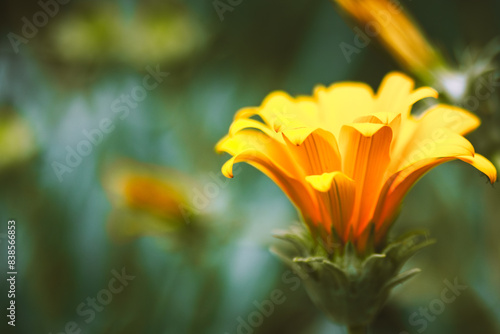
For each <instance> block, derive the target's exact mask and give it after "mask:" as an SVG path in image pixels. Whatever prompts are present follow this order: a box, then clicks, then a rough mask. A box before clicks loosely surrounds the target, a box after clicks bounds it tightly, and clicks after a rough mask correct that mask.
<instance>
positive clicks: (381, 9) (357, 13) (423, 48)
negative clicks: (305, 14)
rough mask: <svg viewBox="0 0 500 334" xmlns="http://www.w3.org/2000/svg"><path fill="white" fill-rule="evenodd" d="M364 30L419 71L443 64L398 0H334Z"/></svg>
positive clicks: (403, 61)
mask: <svg viewBox="0 0 500 334" xmlns="http://www.w3.org/2000/svg"><path fill="white" fill-rule="evenodd" d="M333 1H334V2H335V3H337V4H338V5H339V6H340V7H341V8H342V10H343V11H345V12H346V13H348V14H349V15H350V16H352V17H353V18H354V19H355V20H357V21H358V22H359V23H361V24H363V25H365V29H363V30H365V31H372V32H371V34H370V35H372V36H375V37H377V38H378V39H380V41H381V43H382V44H384V46H385V47H386V48H387V49H388V50H389V52H390V53H391V54H392V55H393V56H394V57H395V58H396V60H397V61H398V62H399V63H400V64H401V65H402V66H403V67H404V68H407V69H409V70H410V71H412V72H413V73H415V74H417V75H424V74H428V72H429V70H430V69H434V68H436V67H439V66H440V65H441V64H442V57H441V56H440V54H439V52H438V51H437V50H436V49H435V48H434V47H433V46H432V45H431V44H430V43H429V42H428V41H427V39H426V37H425V36H424V34H423V33H422V31H421V30H420V28H419V27H418V25H417V24H416V23H415V22H414V21H413V20H412V19H411V18H410V16H409V15H408V14H407V13H405V11H404V10H403V8H402V7H401V5H400V4H399V2H398V1H390V0H333Z"/></svg>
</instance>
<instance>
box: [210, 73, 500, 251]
mask: <svg viewBox="0 0 500 334" xmlns="http://www.w3.org/2000/svg"><path fill="white" fill-rule="evenodd" d="M427 97H434V98H436V97H437V92H436V91H435V90H434V89H432V88H428V87H422V88H419V89H416V90H414V82H413V81H412V80H411V79H410V78H409V77H407V76H405V75H403V74H400V73H390V74H388V75H387V76H386V77H385V78H384V80H383V82H382V84H381V87H380V88H379V91H378V93H377V94H374V92H373V91H372V89H371V88H370V87H369V86H367V85H365V84H363V83H353V82H345V83H336V84H332V85H331V86H330V87H323V86H319V87H317V88H316V89H315V90H314V94H313V96H299V97H297V98H293V97H290V96H289V95H288V94H286V93H284V92H273V93H271V94H270V95H269V96H268V97H267V98H266V99H265V100H264V101H263V103H262V105H261V106H260V107H255V108H244V109H242V110H240V111H239V112H238V113H237V114H236V115H235V119H234V122H233V123H232V125H231V127H230V129H229V134H228V135H226V136H225V137H224V138H223V139H221V140H220V141H219V143H218V144H217V146H216V150H217V151H218V152H227V153H229V154H231V155H232V156H233V157H232V158H231V159H230V160H229V161H227V162H226V163H225V164H224V166H223V167H222V171H223V173H224V175H225V176H227V177H232V168H233V164H235V163H237V162H241V161H244V162H247V163H249V164H251V165H253V166H254V167H256V168H258V169H259V170H261V171H262V172H263V173H265V174H266V175H267V176H269V177H270V178H271V179H272V180H273V181H274V182H275V183H276V184H277V185H278V186H280V187H281V189H282V190H283V191H284V192H285V194H286V195H287V196H288V197H289V198H290V200H291V201H292V202H293V203H294V204H295V206H296V207H297V208H298V209H299V210H300V212H301V214H302V217H303V219H304V221H305V223H306V224H307V226H308V227H309V229H310V230H311V232H312V234H313V235H315V236H317V237H320V238H321V240H322V241H323V244H324V246H325V248H326V249H327V250H331V249H332V248H333V247H335V245H336V244H337V243H338V242H340V243H342V244H345V243H346V242H347V241H352V242H353V243H354V244H355V245H356V247H357V249H358V250H360V251H363V250H364V249H365V248H366V244H367V240H368V237H369V235H370V231H371V230H372V229H374V233H375V242H376V243H377V244H380V243H381V242H382V241H383V240H384V238H385V235H386V233H387V230H388V228H389V227H390V226H391V224H392V222H393V221H394V220H395V216H396V214H397V213H398V209H399V206H400V203H401V201H402V199H403V197H404V196H405V194H406V193H407V192H408V190H409V189H410V187H411V186H412V185H413V184H414V183H415V182H416V181H417V180H418V179H419V178H420V177H421V176H422V175H423V174H425V173H426V172H427V171H429V170H430V169H431V168H433V167H435V166H437V165H439V164H441V163H443V162H446V161H450V160H453V159H460V160H463V161H465V162H467V163H469V164H471V165H472V166H474V167H476V168H477V169H479V170H480V171H482V172H483V173H485V174H486V175H487V176H488V177H489V179H490V181H491V182H494V181H495V180H496V177H497V175H496V170H495V167H494V166H493V165H492V164H491V162H489V161H488V160H487V159H486V158H484V157H483V156H481V155H479V154H476V153H475V152H474V147H473V146H472V145H471V143H470V142H469V141H468V140H467V139H465V138H464V137H463V136H462V135H464V134H466V133H468V132H469V131H471V130H473V129H475V128H476V127H478V126H479V124H480V121H479V119H478V118H477V117H476V116H474V115H473V114H471V113H469V112H468V111H466V110H463V109H460V108H458V107H453V106H449V105H445V104H438V105H435V106H433V107H431V108H430V109H428V110H427V111H425V112H424V113H423V114H422V115H420V116H414V115H412V114H411V108H412V105H413V104H414V103H415V102H417V101H419V100H421V99H423V98H427ZM252 116H258V117H259V120H257V119H253V118H252Z"/></svg>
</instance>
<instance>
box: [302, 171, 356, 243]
mask: <svg viewBox="0 0 500 334" xmlns="http://www.w3.org/2000/svg"><path fill="white" fill-rule="evenodd" d="M306 181H307V182H309V184H311V186H312V187H313V188H314V189H315V190H316V191H317V192H318V195H319V198H320V207H321V209H322V211H323V216H324V217H325V218H326V219H327V220H325V222H328V223H327V224H325V225H326V226H325V228H326V229H327V231H329V230H330V229H331V228H332V227H333V228H334V229H335V230H336V232H337V234H338V235H340V236H341V237H344V236H345V235H347V233H346V231H347V226H348V223H349V221H350V220H351V217H352V213H353V209H354V196H355V192H356V187H355V183H354V180H352V179H350V178H348V177H347V176H346V175H345V174H343V173H341V172H333V173H324V174H321V175H310V176H307V177H306ZM344 241H346V240H345V239H344Z"/></svg>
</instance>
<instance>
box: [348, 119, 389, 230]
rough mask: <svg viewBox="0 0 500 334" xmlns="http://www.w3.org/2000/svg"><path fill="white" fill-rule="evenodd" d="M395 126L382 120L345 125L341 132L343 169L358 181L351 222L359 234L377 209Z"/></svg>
mask: <svg viewBox="0 0 500 334" xmlns="http://www.w3.org/2000/svg"><path fill="white" fill-rule="evenodd" d="M391 140H392V130H391V128H390V127H389V126H386V125H383V124H370V123H360V124H358V123H357V124H351V125H345V126H344V127H342V130H341V134H340V151H341V155H342V162H343V167H342V170H343V172H344V173H345V174H346V175H347V176H348V177H350V178H352V179H353V180H355V181H356V200H355V207H354V215H353V218H352V220H351V222H350V225H351V226H352V228H353V230H354V235H355V236H357V235H359V234H360V233H361V232H362V231H363V229H364V228H366V226H367V225H368V223H369V220H370V218H371V216H372V214H373V210H375V206H376V204H377V199H378V194H379V191H380V189H381V187H382V185H383V178H384V174H385V173H386V168H387V166H388V164H389V162H390V157H389V151H390V146H391Z"/></svg>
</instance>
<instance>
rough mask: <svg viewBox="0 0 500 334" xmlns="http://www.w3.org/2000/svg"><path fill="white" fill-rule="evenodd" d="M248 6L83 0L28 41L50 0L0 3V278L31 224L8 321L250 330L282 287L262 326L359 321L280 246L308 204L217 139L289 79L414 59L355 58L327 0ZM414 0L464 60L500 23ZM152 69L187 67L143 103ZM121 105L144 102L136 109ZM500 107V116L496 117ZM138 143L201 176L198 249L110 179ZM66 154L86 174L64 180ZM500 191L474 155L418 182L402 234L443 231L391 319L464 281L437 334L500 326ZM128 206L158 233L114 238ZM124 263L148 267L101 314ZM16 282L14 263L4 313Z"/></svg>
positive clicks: (491, 13)
mask: <svg viewBox="0 0 500 334" xmlns="http://www.w3.org/2000/svg"><path fill="white" fill-rule="evenodd" d="M222 1H223V2H224V3H226V4H229V3H230V2H229V1H224V0H222ZM49 2H50V1H49ZM232 3H233V4H237V5H231V6H230V7H231V8H232V10H227V11H225V12H224V13H223V20H221V19H220V17H219V15H218V13H217V11H216V9H215V8H214V5H213V2H212V1H195V0H185V1H182V0H176V1H173V0H169V1H159V0H158V1H154V0H148V1H134V0H122V1H118V0H117V1H108V2H100V1H96V0H93V1H79V0H74V1H68V3H67V4H64V5H62V4H61V5H59V9H58V12H57V13H56V14H54V16H53V17H52V16H50V15H48V16H47V18H48V20H47V21H48V22H47V24H45V25H43V26H41V27H38V29H37V30H38V32H37V33H36V34H35V36H33V37H30V38H25V40H26V42H21V44H19V45H18V47H19V52H17V53H16V52H15V51H14V48H13V47H12V44H11V41H10V40H9V38H7V36H8V34H9V33H14V34H17V35H18V36H21V37H22V34H23V32H22V29H23V25H24V24H25V23H24V21H23V20H22V18H23V17H26V19H27V20H29V21H31V22H33V16H34V15H36V13H38V12H39V11H41V10H42V9H41V7H40V5H39V4H38V3H37V2H34V1H26V0H23V1H14V0H6V1H3V2H2V5H1V6H3V7H4V8H3V9H2V11H0V13H1V14H0V15H1V16H2V19H1V20H0V29H1V31H2V35H3V36H4V38H2V40H1V42H0V106H1V111H0V152H1V156H0V182H1V188H0V221H1V222H2V223H1V225H0V226H1V227H0V249H1V252H0V254H2V255H1V256H0V268H1V272H2V274H1V275H2V277H5V274H4V273H6V272H7V270H6V268H7V262H6V261H7V258H6V255H4V254H6V251H5V250H6V233H7V224H6V222H7V220H9V219H15V220H16V221H17V266H18V268H17V270H18V275H17V282H16V283H17V286H16V289H17V293H16V305H17V314H16V315H17V318H16V327H15V328H13V327H10V326H7V323H6V320H5V316H4V315H2V318H3V320H2V322H1V323H0V328H2V329H1V332H2V333H23V334H25V333H35V332H45V333H60V332H64V329H65V326H67V324H68V322H71V321H74V322H75V323H76V324H77V325H78V328H79V329H81V330H82V333H96V334H97V333H176V334H177V333H237V329H238V326H239V325H240V319H242V320H243V321H245V322H248V321H252V320H249V317H251V316H252V314H255V313H256V312H257V313H259V312H261V311H259V307H261V306H262V305H263V303H264V302H265V301H268V300H270V299H271V296H272V293H273V291H275V290H279V291H281V292H282V293H283V296H284V298H285V302H283V303H281V304H279V305H278V304H274V309H273V311H272V312H270V313H271V314H270V315H269V316H265V315H261V316H262V319H263V320H262V324H260V325H258V326H255V328H254V327H252V328H251V330H253V333H316V334H319V333H344V329H342V328H340V327H337V326H334V325H332V324H330V323H329V322H328V320H327V319H326V317H325V316H324V315H323V314H321V313H320V312H319V311H317V310H316V309H315V307H314V306H313V305H312V303H311V302H310V301H309V299H308V297H307V295H306V294H305V292H304V287H303V286H302V285H301V283H300V280H298V278H297V277H295V276H293V273H291V272H290V271H289V270H288V269H287V268H285V267H284V266H283V265H282V264H281V263H280V261H279V260H278V259H276V258H275V257H274V256H273V255H271V254H270V252H269V251H268V248H269V246H270V245H273V244H275V243H276V242H278V241H277V240H275V239H274V238H273V237H272V236H271V231H272V230H274V229H277V228H283V227H286V226H289V225H290V223H291V222H292V221H293V220H295V219H297V218H296V213H295V210H294V209H293V207H292V205H291V204H290V203H289V201H288V200H287V199H286V198H285V196H284V195H283V194H282V193H281V192H280V191H279V189H278V188H277V187H276V186H275V185H274V184H273V183H272V182H271V181H269V180H267V179H266V178H265V177H264V176H263V175H261V174H259V172H258V171H255V170H253V169H252V168H249V167H248V166H242V167H241V169H242V172H241V174H240V175H239V176H238V177H237V178H235V179H234V180H227V179H225V178H223V177H222V175H221V173H220V167H221V165H222V163H223V162H224V161H225V160H226V157H221V156H217V155H216V154H215V153H214V150H213V146H214V144H215V143H216V142H217V140H218V139H219V138H220V137H221V136H222V135H224V134H225V133H226V132H227V128H228V126H229V124H230V122H231V120H232V117H233V115H234V112H235V111H236V110H237V109H239V108H241V107H245V106H250V105H258V104H259V103H260V102H261V100H262V98H263V97H264V96H265V95H266V94H267V93H269V92H270V91H272V90H277V89H282V90H286V91H288V92H290V93H291V94H294V95H295V94H309V93H310V92H311V91H312V89H313V87H314V85H316V84H320V83H321V84H325V85H326V84H330V83H331V82H334V81H339V80H350V81H364V82H368V83H369V84H372V85H375V84H377V83H378V82H380V80H381V78H382V77H383V76H384V74H385V73H386V72H387V71H390V70H394V69H399V68H398V65H397V64H396V63H395V62H394V61H393V60H392V59H391V58H390V57H388V56H387V54H386V53H385V52H384V51H383V50H382V49H381V48H380V47H378V46H377V45H376V43H370V45H368V46H367V47H366V48H364V49H363V50H362V51H361V52H360V53H359V54H356V55H355V56H353V58H352V61H351V62H350V63H348V62H347V61H346V59H345V58H344V55H343V54H342V51H341V49H340V48H339V45H340V43H341V42H347V43H352V41H353V39H354V37H355V35H354V33H353V32H352V30H351V29H350V27H349V26H348V25H347V24H346V23H345V22H344V21H343V19H342V18H341V17H340V16H339V15H338V14H337V13H336V12H335V10H334V9H333V8H332V5H331V3H330V2H329V1H326V0H324V1H319V0H318V1H309V0H294V1H286V2H284V1H271V2H270V1H263V0H262V1H261V0H259V1H257V0H254V1H248V0H243V1H241V2H238V1H234V2H232ZM402 3H403V5H404V6H405V7H407V8H408V10H409V11H410V12H411V13H412V14H413V16H414V17H415V19H416V20H418V21H419V23H420V24H421V26H422V27H423V29H424V30H425V31H426V33H427V35H428V36H430V38H431V39H432V41H433V42H434V43H436V44H437V45H439V46H441V48H442V50H444V53H445V55H447V56H450V55H453V54H454V52H455V51H454V50H456V49H458V50H463V49H464V47H465V46H468V45H474V46H477V47H483V46H484V45H486V43H488V42H489V41H490V40H492V39H493V38H494V37H495V36H498V35H499V34H500V21H499V20H498V19H497V17H496V13H499V12H500V1H498V0H487V1H483V2H481V4H478V3H474V2H471V1H466V0H460V1H451V0H444V1H427V0H426V1H402ZM11 36H12V35H11ZM23 38H24V37H23ZM148 66H149V67H150V68H153V69H156V68H158V69H159V70H160V71H164V72H168V73H170V74H169V76H168V77H166V78H164V79H163V80H162V81H161V82H160V81H159V82H158V86H157V87H156V88H154V89H151V90H145V91H146V94H147V96H146V97H145V98H144V99H140V98H136V99H135V100H134V101H132V103H131V104H127V103H126V102H124V101H123V100H122V96H123V95H129V96H132V97H133V96H136V97H138V96H139V95H137V94H138V92H139V90H140V89H138V88H137V87H143V88H144V78H145V76H147V75H148V74H150V72H148V70H147V69H146V67H148ZM157 66H158V67H157ZM134 94H136V95H134ZM116 101H118V102H116ZM488 101H492V100H490V99H487V100H486V101H481V103H492V102H488ZM118 103H120V104H118ZM118 105H119V106H121V107H126V108H128V111H129V112H128V114H127V115H128V116H127V117H126V118H120V116H121V115H123V114H120V113H117V112H116V111H115V110H116V108H115V107H116V106H118ZM496 110H497V113H496V114H495V115H492V116H491V117H492V118H491V119H490V118H486V122H485V123H487V125H488V126H492V125H493V124H498V123H495V122H498V115H499V113H500V112H499V111H498V108H497V109H496ZM104 119H109V120H110V122H111V124H112V125H113V126H114V127H113V130H111V131H110V132H107V133H105V132H103V131H101V134H102V137H99V138H101V140H97V139H95V138H94V139H95V140H94V141H95V142H96V144H94V143H92V142H90V139H89V138H88V136H86V133H87V134H88V133H95V132H92V131H94V130H96V129H100V124H101V122H102V121H103V120H104ZM493 119H494V121H493ZM486 128H487V127H481V128H480V129H479V130H478V131H477V134H475V135H474V136H475V137H472V140H473V141H474V144H475V145H476V144H477V143H478V142H479V143H480V142H481V141H488V142H490V139H488V138H489V137H492V136H497V134H498V133H499V132H498V127H497V128H496V131H495V128H493V130H488V131H486V132H485V131H484V129H486ZM485 133H490V134H489V135H488V134H487V135H484V134H485ZM481 134H482V135H481ZM96 138H97V137H96ZM496 140H497V139H496ZM84 141H86V142H89V143H90V146H87V148H89V147H90V151H91V152H90V153H89V154H87V155H85V154H81V155H80V158H81V159H80V161H79V163H77V164H74V166H69V165H68V164H67V158H68V154H69V153H68V152H70V151H71V150H73V151H76V152H77V153H78V149H79V147H80V151H82V149H83V145H82V142H84ZM495 143H496V144H495V145H496V146H493V147H492V148H491V147H490V146H487V145H484V146H481V145H479V146H478V152H481V150H482V149H483V147H485V148H488V149H491V152H493V153H491V154H497V156H498V154H499V153H498V151H499V147H498V141H496V142H495ZM79 145H80V146H79ZM495 151H496V153H494V152H495ZM83 153H85V152H83ZM482 153H483V152H482ZM484 153H488V154H490V152H484ZM120 158H125V159H127V161H136V162H131V164H132V165H133V166H136V167H137V166H142V167H143V166H144V165H143V164H147V166H153V165H155V166H157V167H154V168H153V169H154V170H156V168H162V170H163V172H162V173H164V172H165V170H167V171H168V170H173V169H175V170H177V173H179V175H184V177H186V178H188V179H190V181H189V182H181V183H182V184H183V185H184V187H185V189H184V190H183V191H186V192H187V193H188V195H187V200H188V201H190V202H191V204H189V205H190V206H191V208H193V209H195V210H193V212H192V213H193V215H191V217H192V218H193V217H195V219H196V224H188V225H186V226H183V227H182V229H187V230H189V233H188V234H189V236H190V238H188V239H186V241H185V242H184V243H183V244H182V247H179V244H178V243H179V240H180V239H179V238H181V237H173V236H172V235H171V234H168V233H167V234H164V233H142V232H151V230H150V229H147V230H144V229H143V228H144V226H141V225H140V222H141V221H142V220H143V218H138V220H137V221H136V220H135V218H132V220H131V221H128V222H127V221H126V219H130V217H131V216H130V215H129V214H128V213H127V214H126V217H122V216H120V215H118V217H119V218H117V215H116V213H117V212H120V213H121V214H122V215H123V212H124V211H123V210H121V211H117V210H118V209H123V207H117V204H116V202H113V200H112V198H111V197H109V190H108V194H107V193H106V190H107V189H108V188H107V187H108V182H109V181H111V180H112V178H113V177H115V176H116V175H117V174H118V167H117V166H116V165H114V167H113V165H111V166H112V167H109V166H110V162H112V161H116V159H120ZM497 160H498V158H497ZM54 162H58V163H60V164H64V165H65V166H67V167H68V168H69V169H70V170H71V171H67V172H66V173H64V174H63V175H62V179H61V180H60V179H59V178H58V176H57V173H56V172H55V170H54V167H53V163H54ZM136 164H137V165H136ZM7 165H8V167H4V166H7ZM142 167H139V169H140V170H141V171H142V169H141V168H142ZM114 168H116V173H115V169H114ZM146 170H147V171H148V172H147V173H149V169H148V168H146ZM166 174H167V175H169V174H171V173H169V172H166ZM156 176H157V174H154V177H156ZM179 180H180V179H179ZM499 203H500V193H499V191H498V187H497V188H494V187H491V186H489V185H488V184H486V180H485V179H484V178H482V177H481V176H480V175H479V174H478V173H476V172H475V171H474V170H473V168H471V167H469V166H466V165H465V164H460V163H450V164H447V165H444V166H441V167H439V168H437V169H436V170H434V171H433V172H431V173H430V174H429V175H427V176H426V177H425V178H424V179H423V180H422V181H421V182H420V183H418V184H417V185H416V186H415V187H414V189H413V190H412V191H411V192H410V194H409V195H408V197H407V199H406V202H405V204H404V206H403V209H402V213H401V216H400V218H399V222H398V224H397V225H396V226H397V227H396V230H395V231H394V232H404V231H408V230H411V229H417V228H418V229H420V228H426V229H428V230H429V231H430V235H431V236H432V237H433V238H435V239H437V241H438V242H437V244H436V245H434V246H432V247H429V248H428V249H426V250H424V251H422V252H421V253H420V254H418V255H417V256H416V257H415V258H414V259H413V260H412V261H410V262H411V263H410V265H411V266H412V267H420V268H422V270H423V273H422V274H420V275H419V276H417V277H416V278H414V279H413V280H412V281H411V282H410V283H409V284H407V285H405V286H403V287H401V288H397V289H396V290H395V291H394V293H393V294H392V296H391V298H390V299H389V302H388V305H387V306H386V307H385V308H384V309H383V311H382V313H381V314H380V316H379V317H378V319H377V322H376V324H375V325H374V327H373V328H372V332H373V333H400V332H405V331H406V332H408V333H418V329H420V326H418V325H414V324H412V323H410V320H409V319H410V317H411V316H412V314H414V313H415V312H419V309H420V308H423V307H426V308H428V307H429V305H430V303H431V302H432V301H433V300H435V299H439V298H440V296H441V293H442V290H443V289H444V288H445V285H444V283H443V281H444V280H449V281H453V280H454V279H455V277H457V278H458V280H459V281H460V282H461V283H463V284H465V285H467V289H466V290H465V291H464V292H463V293H462V294H461V295H460V296H459V297H457V298H456V300H455V301H454V302H453V303H450V304H446V309H445V310H444V311H443V312H442V313H441V314H439V315H437V316H436V318H435V319H434V320H433V321H428V326H427V328H426V329H425V333H429V334H430V333H476V332H477V333H485V334H489V333H492V334H493V333H499V332H500V328H499V323H500V285H499V284H498V282H500V266H499V265H498V258H499V257H500V244H499V243H498V236H500V225H499V224H498V222H499V221H500V206H499ZM142 209H144V208H142ZM136 210H137V208H136ZM139 211H140V210H139ZM135 214H138V213H137V211H135ZM140 214H144V213H140ZM153 216H154V215H153ZM132 217H134V216H132ZM113 219H118V221H116V220H115V221H113ZM120 220H123V222H124V224H125V225H124V226H129V227H130V226H136V227H137V226H140V227H141V228H140V229H138V230H135V231H136V232H137V231H139V232H141V233H139V234H140V235H143V234H147V236H140V237H139V236H137V237H135V238H128V239H126V240H116V238H114V237H113V233H110V231H109V226H110V224H115V225H113V226H116V224H119V223H120ZM157 223H158V221H157V220H155V221H154V223H153V226H155V228H156V227H158V224H157ZM126 224H133V225H126ZM118 226H119V225H118ZM153 230H154V228H153ZM193 255H196V256H193ZM122 268H125V269H126V273H127V274H128V275H132V276H134V277H135V278H134V279H133V280H131V281H129V282H128V285H127V286H124V289H123V290H122V292H120V293H117V294H113V295H112V300H111V302H109V304H106V305H104V306H103V307H102V310H101V309H100V311H95V317H94V318H93V319H92V320H91V321H88V322H87V321H86V320H89V319H90V318H89V317H88V316H82V315H81V314H80V313H81V312H80V313H79V312H78V310H77V309H78V307H79V306H80V304H81V303H84V304H85V305H84V306H85V309H86V310H89V309H90V308H89V307H90V306H88V304H86V303H87V298H96V297H98V296H99V293H100V292H101V291H102V290H103V289H108V285H109V282H110V280H111V279H112V278H113V277H114V276H113V275H114V274H113V270H116V271H117V272H121V271H122ZM7 290H8V286H7V282H6V280H5V278H3V279H2V280H1V281H0V295H1V297H0V304H1V305H2V308H3V309H4V310H5V309H6V307H7V305H8V304H7V303H8V300H7V296H6V292H7ZM264 304H265V303H264ZM256 305H258V306H256ZM266 305H268V304H266ZM80 311H81V310H80ZM262 314H263V313H262ZM420 318H421V317H420V316H419V319H420ZM257 320H258V319H257Z"/></svg>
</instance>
